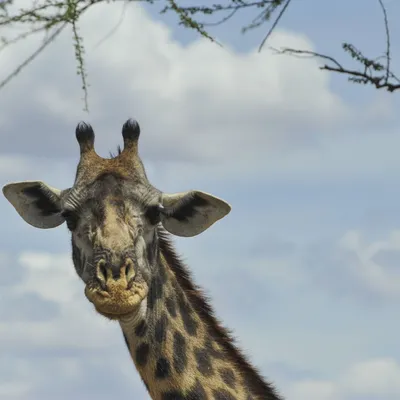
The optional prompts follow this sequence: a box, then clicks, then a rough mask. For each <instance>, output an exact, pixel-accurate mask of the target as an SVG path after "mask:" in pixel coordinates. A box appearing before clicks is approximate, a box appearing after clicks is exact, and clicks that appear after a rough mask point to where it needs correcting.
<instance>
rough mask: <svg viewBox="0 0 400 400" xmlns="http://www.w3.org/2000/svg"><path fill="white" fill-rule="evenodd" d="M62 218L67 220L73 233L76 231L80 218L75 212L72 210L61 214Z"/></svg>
mask: <svg viewBox="0 0 400 400" xmlns="http://www.w3.org/2000/svg"><path fill="white" fill-rule="evenodd" d="M61 216H62V217H63V218H64V219H65V222H66V223H67V227H68V229H69V230H70V231H73V230H75V229H76V226H77V225H78V219H79V218H78V215H77V214H76V213H75V212H73V211H71V210H64V211H63V212H62V213H61Z"/></svg>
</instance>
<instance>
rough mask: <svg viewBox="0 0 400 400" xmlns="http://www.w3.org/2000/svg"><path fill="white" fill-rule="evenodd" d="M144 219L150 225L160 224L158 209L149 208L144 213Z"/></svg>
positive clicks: (154, 207)
mask: <svg viewBox="0 0 400 400" xmlns="http://www.w3.org/2000/svg"><path fill="white" fill-rule="evenodd" d="M145 217H146V219H147V220H148V221H149V222H150V224H152V225H157V224H158V223H159V222H160V208H159V207H158V206H150V207H148V208H147V210H146V212H145Z"/></svg>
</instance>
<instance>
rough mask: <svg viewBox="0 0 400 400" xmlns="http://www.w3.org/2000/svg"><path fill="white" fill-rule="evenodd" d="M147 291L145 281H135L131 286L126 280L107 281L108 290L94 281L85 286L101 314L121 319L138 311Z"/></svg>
mask: <svg viewBox="0 0 400 400" xmlns="http://www.w3.org/2000/svg"><path fill="white" fill-rule="evenodd" d="M147 293H148V286H147V284H146V282H145V281H135V282H133V284H132V285H130V286H129V287H128V286H127V284H126V281H125V282H121V280H118V281H111V282H107V289H106V290H104V288H103V287H101V286H100V285H98V284H96V283H93V282H92V283H91V284H88V285H86V287H85V295H86V297H87V299H88V300H89V301H90V302H91V303H92V304H93V305H94V307H95V309H96V311H97V312H98V313H99V314H101V315H103V316H105V317H107V318H109V319H120V318H121V317H124V316H127V315H129V314H132V313H134V312H136V311H137V310H138V308H139V307H140V304H141V303H142V301H143V300H144V299H145V297H146V296H147Z"/></svg>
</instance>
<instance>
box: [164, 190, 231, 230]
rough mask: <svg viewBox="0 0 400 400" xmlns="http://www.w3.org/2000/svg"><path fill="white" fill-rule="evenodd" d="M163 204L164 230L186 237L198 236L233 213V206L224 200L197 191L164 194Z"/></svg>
mask: <svg viewBox="0 0 400 400" xmlns="http://www.w3.org/2000/svg"><path fill="white" fill-rule="evenodd" d="M161 204H162V206H163V208H162V209H161V215H160V217H161V223H162V225H163V226H164V228H165V229H166V230H167V231H168V232H170V233H172V234H174V235H177V236H185V237H190V236H196V235H198V234H199V233H201V232H203V231H205V230H206V229H207V228H209V227H210V226H211V225H212V224H214V223H215V222H217V221H218V220H219V219H221V218H223V217H225V215H227V214H228V213H229V212H230V211H231V206H230V205H229V204H228V203H226V202H225V201H224V200H221V199H219V198H218V197H215V196H212V195H211V194H208V193H204V192H200V191H197V190H191V191H190V192H185V193H176V194H163V195H162V200H161Z"/></svg>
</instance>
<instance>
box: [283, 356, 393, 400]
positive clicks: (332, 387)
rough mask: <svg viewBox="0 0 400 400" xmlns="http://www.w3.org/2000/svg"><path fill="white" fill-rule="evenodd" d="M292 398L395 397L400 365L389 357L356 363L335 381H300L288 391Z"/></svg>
mask: <svg viewBox="0 0 400 400" xmlns="http://www.w3.org/2000/svg"><path fill="white" fill-rule="evenodd" d="M287 393H288V394H287V396H288V398H290V399H291V400H307V399H318V400H353V399H354V400H357V399H368V400H370V399H371V400H372V399H374V400H394V399H398V398H399V396H400V365H399V363H398V362H397V361H396V360H394V359H390V358H382V359H372V360H366V361H362V362H358V363H355V364H353V365H351V366H350V367H348V368H347V369H346V370H345V371H343V372H342V373H340V374H339V376H338V377H337V379H336V380H335V381H323V380H301V381H298V382H295V383H293V384H292V385H291V386H290V388H289V390H288V391H287Z"/></svg>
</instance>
